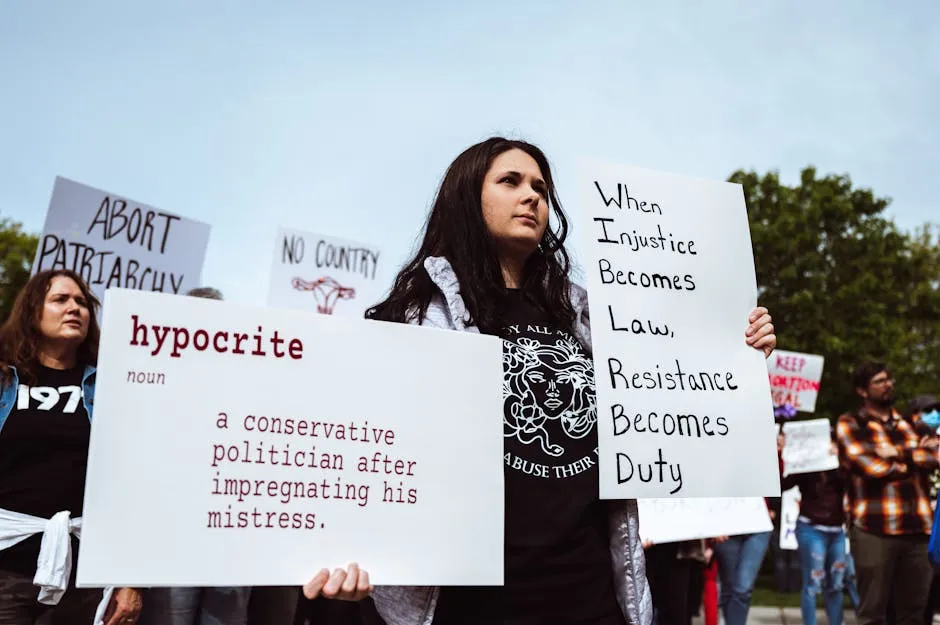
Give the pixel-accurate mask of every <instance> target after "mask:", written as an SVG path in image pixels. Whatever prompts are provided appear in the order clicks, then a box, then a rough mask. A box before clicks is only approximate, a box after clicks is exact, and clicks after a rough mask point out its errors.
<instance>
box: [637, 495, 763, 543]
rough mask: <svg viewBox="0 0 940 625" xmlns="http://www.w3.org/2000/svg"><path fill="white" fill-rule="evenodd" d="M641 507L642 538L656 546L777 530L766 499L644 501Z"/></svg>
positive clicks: (669, 499) (733, 498)
mask: <svg viewBox="0 0 940 625" xmlns="http://www.w3.org/2000/svg"><path fill="white" fill-rule="evenodd" d="M637 506H638V508H639V511H640V536H641V537H642V539H643V540H644V541H647V540H649V541H652V542H654V543H671V542H678V541H681V540H692V539H696V538H714V537H717V536H737V535H739V534H755V533H757V532H769V531H770V530H771V529H773V525H772V524H771V522H770V515H769V514H768V513H767V504H766V503H764V499H763V498H762V497H728V498H706V497H703V498H699V499H680V498H676V497H673V498H665V499H641V500H639V501H637Z"/></svg>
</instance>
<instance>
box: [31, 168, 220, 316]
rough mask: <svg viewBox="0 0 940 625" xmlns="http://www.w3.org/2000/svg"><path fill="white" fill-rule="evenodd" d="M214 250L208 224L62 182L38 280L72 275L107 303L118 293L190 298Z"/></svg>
mask: <svg viewBox="0 0 940 625" xmlns="http://www.w3.org/2000/svg"><path fill="white" fill-rule="evenodd" d="M208 244H209V225H208V224H204V223H201V222H198V221H193V220H192V219H186V218H185V217H180V216H179V215H176V214H174V213H170V212H168V211H164V210H160V209H157V208H153V207H152V206H147V205H146V204H141V203H140V202H136V201H134V200H131V199H129V198H126V197H122V196H119V195H115V194H113V193H109V192H107V191H101V190H99V189H95V188H92V187H88V186H85V185H83V184H79V183H77V182H73V181H71V180H68V179H67V178H62V177H57V178H56V180H55V185H54V186H53V189H52V199H51V200H50V202H49V211H48V212H47V213H46V223H45V226H44V227H43V231H42V237H41V238H40V240H39V246H38V247H37V249H36V259H35V261H34V262H33V273H34V274H35V273H38V272H40V271H44V270H46V269H71V270H73V271H75V272H76V273H78V274H79V275H80V276H81V277H82V278H83V279H84V280H85V282H87V283H88V285H89V286H90V287H91V290H92V292H93V293H94V294H95V295H96V296H97V297H98V299H99V300H103V299H104V292H105V289H108V288H111V287H120V288H126V289H139V290H141V291H159V292H162V293H185V292H186V291H187V290H189V289H191V288H194V287H197V286H200V276H201V274H202V265H203V262H204V260H205V256H206V247H207V246H208Z"/></svg>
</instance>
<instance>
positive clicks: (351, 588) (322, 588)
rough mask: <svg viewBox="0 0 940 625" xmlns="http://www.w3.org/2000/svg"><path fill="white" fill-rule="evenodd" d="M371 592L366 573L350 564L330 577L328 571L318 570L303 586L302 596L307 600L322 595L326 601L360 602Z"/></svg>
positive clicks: (335, 571) (355, 565) (354, 564)
mask: <svg viewBox="0 0 940 625" xmlns="http://www.w3.org/2000/svg"><path fill="white" fill-rule="evenodd" d="M372 590H373V587H372V584H370V583H369V573H368V571H362V570H360V569H359V565H358V564H356V563H352V564H350V565H349V566H348V567H347V568H346V570H345V571H344V570H343V569H336V570H334V571H333V574H332V575H331V574H330V571H329V570H328V569H322V570H320V572H319V573H317V574H316V575H314V576H313V579H311V580H310V581H309V582H307V583H306V585H304V596H305V597H307V599H316V598H317V597H319V596H321V595H322V596H323V597H326V598H327V599H342V600H343V601H361V600H362V599H365V598H366V597H368V596H369V595H371V594H372Z"/></svg>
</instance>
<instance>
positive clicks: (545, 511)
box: [435, 290, 623, 625]
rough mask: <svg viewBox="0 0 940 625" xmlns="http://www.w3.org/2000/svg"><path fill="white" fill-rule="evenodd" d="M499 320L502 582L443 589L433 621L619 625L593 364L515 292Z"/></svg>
mask: <svg viewBox="0 0 940 625" xmlns="http://www.w3.org/2000/svg"><path fill="white" fill-rule="evenodd" d="M504 319H505V320H506V324H507V325H506V327H505V328H504V329H503V332H502V338H503V339H504V342H503V394H504V398H505V399H504V402H505V403H504V410H505V413H504V436H505V438H504V456H503V457H504V464H505V467H504V468H505V491H506V530H505V532H506V534H505V536H506V553H505V558H506V560H505V566H506V575H505V585H504V587H502V588H499V589H488V590H487V589H454V588H445V589H443V590H442V593H441V598H440V602H439V609H438V612H437V614H436V618H435V623H436V624H438V625H451V624H452V623H460V622H471V621H472V622H477V623H479V622H492V623H495V622H499V623H511V624H513V625H523V624H533V625H535V624H547V623H584V624H588V623H591V624H594V625H601V624H603V625H608V624H612V625H613V624H618V623H622V622H623V620H622V619H623V617H622V615H621V612H620V608H619V606H618V604H617V601H616V596H615V593H614V585H613V568H612V565H611V559H610V551H609V542H610V538H609V533H608V525H607V515H606V513H605V508H604V503H603V502H601V501H599V499H598V472H597V426H596V423H597V412H596V409H595V391H594V365H593V363H592V361H591V358H590V357H589V356H588V355H587V354H586V353H585V351H584V349H583V347H582V346H581V344H580V343H579V342H578V340H577V339H576V338H575V337H574V336H573V335H572V334H571V332H569V331H567V330H565V329H561V328H556V327H552V325H551V324H549V323H547V317H546V315H544V314H542V313H540V312H539V311H538V309H537V308H536V307H534V306H533V305H531V304H530V303H529V302H527V301H526V300H525V299H524V297H523V295H522V293H521V292H520V291H516V290H510V291H509V292H508V295H507V308H506V312H505V314H504ZM458 614H459V615H460V616H459V617H458V616H457V615H458Z"/></svg>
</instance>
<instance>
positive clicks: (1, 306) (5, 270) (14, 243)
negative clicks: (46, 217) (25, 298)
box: [0, 218, 39, 321]
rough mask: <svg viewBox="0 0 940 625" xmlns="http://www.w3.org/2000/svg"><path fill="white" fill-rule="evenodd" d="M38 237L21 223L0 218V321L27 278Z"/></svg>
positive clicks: (6, 313)
mask: <svg viewBox="0 0 940 625" xmlns="http://www.w3.org/2000/svg"><path fill="white" fill-rule="evenodd" d="M37 245H39V237H38V236H36V235H33V234H28V233H26V232H23V226H22V224H19V223H16V222H14V221H11V220H10V219H6V218H3V219H0V321H2V320H4V319H6V318H7V315H9V314H10V309H11V308H12V307H13V300H14V299H16V294H17V293H19V291H20V289H22V288H23V286H24V285H25V284H26V282H27V281H28V280H29V274H30V267H32V264H33V258H34V257H35V256H36V246H37Z"/></svg>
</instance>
